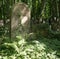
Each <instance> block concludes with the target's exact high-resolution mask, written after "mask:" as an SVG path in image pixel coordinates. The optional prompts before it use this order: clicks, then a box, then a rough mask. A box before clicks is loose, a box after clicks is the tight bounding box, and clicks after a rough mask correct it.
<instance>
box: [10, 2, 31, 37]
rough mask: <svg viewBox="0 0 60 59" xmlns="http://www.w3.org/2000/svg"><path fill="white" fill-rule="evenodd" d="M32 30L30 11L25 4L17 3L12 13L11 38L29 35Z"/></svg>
mask: <svg viewBox="0 0 60 59" xmlns="http://www.w3.org/2000/svg"><path fill="white" fill-rule="evenodd" d="M29 28H30V9H29V8H28V5H26V4H25V3H16V4H14V5H13V7H12V13H11V37H16V36H17V35H18V34H23V35H25V34H27V33H29Z"/></svg>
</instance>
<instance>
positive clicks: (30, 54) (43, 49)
mask: <svg viewBox="0 0 60 59" xmlns="http://www.w3.org/2000/svg"><path fill="white" fill-rule="evenodd" d="M7 41H8V42H7ZM0 59H60V41H59V40H58V39H48V38H45V37H42V36H40V35H35V34H31V35H29V36H27V37H26V39H24V38H23V37H21V36H17V38H16V40H15V41H13V40H12V42H9V39H5V40H4V43H3V44H1V45H0Z"/></svg>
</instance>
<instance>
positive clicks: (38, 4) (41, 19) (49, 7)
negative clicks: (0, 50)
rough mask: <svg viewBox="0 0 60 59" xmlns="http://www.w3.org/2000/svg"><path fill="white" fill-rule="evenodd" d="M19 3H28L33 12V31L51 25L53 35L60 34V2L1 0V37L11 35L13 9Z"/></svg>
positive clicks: (47, 0) (53, 0) (48, 0)
mask: <svg viewBox="0 0 60 59" xmlns="http://www.w3.org/2000/svg"><path fill="white" fill-rule="evenodd" d="M17 2H24V3H26V4H27V5H28V6H29V8H30V10H31V21H30V23H31V29H30V30H31V31H34V32H35V31H36V30H37V29H39V28H40V27H41V26H42V28H43V29H44V25H46V26H47V25H49V26H48V27H49V29H51V32H52V33H56V32H60V0H0V24H1V23H2V22H3V24H2V25H0V35H3V36H4V35H7V36H10V35H11V34H10V33H11V9H12V6H13V4H15V3H17ZM7 20H8V21H7ZM42 23H43V24H42ZM44 23H45V24H44ZM47 23H48V24H47ZM35 24H39V25H38V26H39V28H37V27H36V28H35V27H34V25H35ZM41 24H42V25H41ZM35 26H37V25H35ZM39 30H40V29H39ZM40 32H41V31H40ZM44 35H45V34H44Z"/></svg>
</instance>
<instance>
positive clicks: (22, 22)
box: [21, 16, 28, 25]
mask: <svg viewBox="0 0 60 59" xmlns="http://www.w3.org/2000/svg"><path fill="white" fill-rule="evenodd" d="M27 20H28V17H27V16H25V17H23V18H22V20H21V24H22V25H23V24H25V23H26V21H27Z"/></svg>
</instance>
